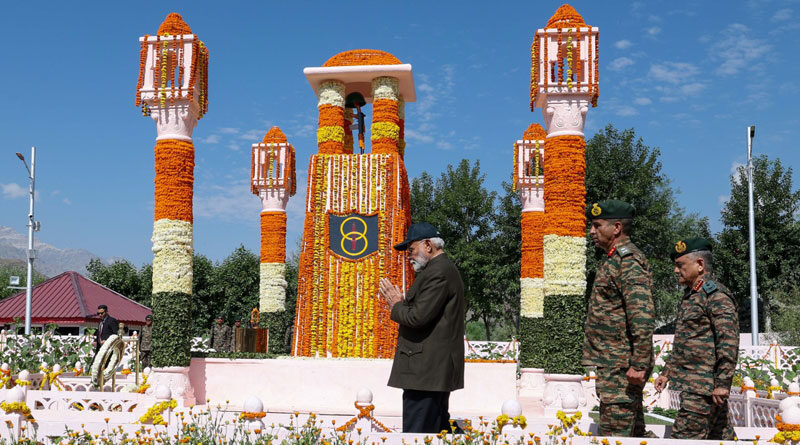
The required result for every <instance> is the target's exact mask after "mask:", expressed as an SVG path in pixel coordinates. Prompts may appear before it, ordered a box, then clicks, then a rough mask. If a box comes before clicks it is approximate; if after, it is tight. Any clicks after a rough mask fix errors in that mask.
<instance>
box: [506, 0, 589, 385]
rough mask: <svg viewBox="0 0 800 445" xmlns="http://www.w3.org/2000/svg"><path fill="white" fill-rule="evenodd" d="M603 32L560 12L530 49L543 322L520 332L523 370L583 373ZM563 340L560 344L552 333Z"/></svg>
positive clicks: (532, 322) (534, 321)
mask: <svg viewBox="0 0 800 445" xmlns="http://www.w3.org/2000/svg"><path fill="white" fill-rule="evenodd" d="M597 36H598V29H597V28H595V27H590V26H588V25H586V23H585V22H584V20H583V18H582V17H581V16H580V14H578V13H577V12H576V11H575V10H574V9H573V8H572V7H571V6H569V5H563V6H561V7H560V8H559V9H558V10H557V11H556V13H555V14H554V15H553V17H551V18H550V20H549V21H548V23H547V27H545V28H544V29H539V30H537V31H536V35H535V37H534V41H533V45H532V48H531V60H532V62H533V63H532V69H531V76H532V77H531V107H532V109H533V108H534V107H539V108H541V109H542V112H543V114H544V121H545V129H546V131H547V138H546V139H545V153H546V156H544V161H543V162H544V208H545V212H546V215H547V218H546V220H545V224H544V239H543V246H542V247H543V278H544V298H543V317H542V318H537V319H528V320H527V323H526V325H525V326H521V328H520V329H521V331H523V332H525V333H526V336H527V338H528V341H529V342H530V343H531V345H530V346H529V348H528V353H527V354H524V359H523V360H524V363H523V366H535V367H541V368H544V369H545V372H547V373H572V374H581V373H582V372H583V368H582V367H581V365H580V359H581V347H582V344H583V318H584V312H585V309H584V304H583V298H584V293H585V292H586V275H585V272H586V271H585V268H586V266H585V265H586V219H585V215H584V210H585V195H586V190H585V186H584V180H585V170H586V161H585V149H586V140H585V139H584V134H583V126H584V123H585V121H586V112H587V111H588V109H589V106H590V105H596V103H597V95H598V82H597ZM554 332H557V333H558V338H559V341H558V342H554V341H553V340H552V339H553V333H554Z"/></svg>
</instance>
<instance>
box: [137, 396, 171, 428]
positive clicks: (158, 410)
mask: <svg viewBox="0 0 800 445" xmlns="http://www.w3.org/2000/svg"><path fill="white" fill-rule="evenodd" d="M177 406H178V402H176V401H175V399H170V400H165V401H163V402H158V403H156V404H155V405H153V406H151V407H150V408H148V410H147V412H145V413H144V414H143V415H142V417H140V418H139V423H147V422H150V423H152V424H153V425H166V424H167V422H166V421H165V420H164V417H163V415H162V414H163V413H164V411H166V410H167V409H175V408H176V407H177Z"/></svg>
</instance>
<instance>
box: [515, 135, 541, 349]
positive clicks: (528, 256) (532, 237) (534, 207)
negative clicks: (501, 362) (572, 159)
mask: <svg viewBox="0 0 800 445" xmlns="http://www.w3.org/2000/svg"><path fill="white" fill-rule="evenodd" d="M545 137H547V135H546V133H545V131H544V129H543V128H542V126H541V125H539V124H531V125H530V127H528V129H527V130H526V131H525V134H524V136H523V138H522V139H521V140H519V141H517V142H516V143H515V144H514V181H513V186H514V188H515V189H516V190H518V191H519V194H520V200H521V202H522V218H521V224H522V257H521V261H520V264H521V267H520V316H521V317H523V318H525V319H526V322H525V323H523V322H520V323H522V324H527V319H530V318H542V316H543V306H542V305H543V303H544V269H543V266H542V261H543V257H542V241H543V236H544V231H545V221H546V220H545V215H546V213H545V206H544V178H543V175H542V173H543V167H544V164H543V159H544V139H545ZM531 347H532V344H531V342H522V354H523V355H527V354H528V352H529V351H528V350H529V349H530V348H531Z"/></svg>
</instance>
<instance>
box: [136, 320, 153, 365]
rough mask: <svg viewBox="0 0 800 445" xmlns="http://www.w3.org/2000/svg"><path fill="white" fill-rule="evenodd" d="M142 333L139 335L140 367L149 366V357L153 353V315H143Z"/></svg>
mask: <svg viewBox="0 0 800 445" xmlns="http://www.w3.org/2000/svg"><path fill="white" fill-rule="evenodd" d="M141 334H142V335H140V336H139V360H140V361H141V363H142V369H144V368H148V367H150V358H151V357H152V353H153V316H152V315H149V314H148V315H147V316H145V317H144V326H142V333H141Z"/></svg>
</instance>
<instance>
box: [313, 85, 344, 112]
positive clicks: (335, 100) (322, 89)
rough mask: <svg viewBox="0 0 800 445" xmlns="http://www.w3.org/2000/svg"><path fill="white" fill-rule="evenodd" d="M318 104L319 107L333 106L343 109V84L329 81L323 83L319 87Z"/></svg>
mask: <svg viewBox="0 0 800 445" xmlns="http://www.w3.org/2000/svg"><path fill="white" fill-rule="evenodd" d="M318 94H319V102H318V103H317V106H320V105H333V106H335V107H342V108H344V83H342V82H339V81H338V80H329V81H327V82H323V83H322V85H320V86H319V93H318Z"/></svg>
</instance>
